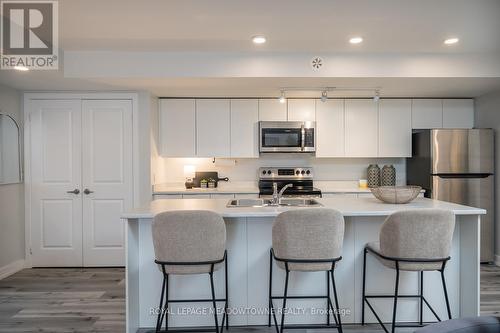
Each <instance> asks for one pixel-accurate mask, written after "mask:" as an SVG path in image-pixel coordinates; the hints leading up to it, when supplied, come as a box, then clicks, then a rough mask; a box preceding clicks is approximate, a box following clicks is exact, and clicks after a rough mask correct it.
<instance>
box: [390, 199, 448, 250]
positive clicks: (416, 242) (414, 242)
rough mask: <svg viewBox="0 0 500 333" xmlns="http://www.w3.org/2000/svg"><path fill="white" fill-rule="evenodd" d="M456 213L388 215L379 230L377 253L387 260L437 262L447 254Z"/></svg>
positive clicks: (432, 211) (428, 211) (426, 211)
mask: <svg viewBox="0 0 500 333" xmlns="http://www.w3.org/2000/svg"><path fill="white" fill-rule="evenodd" d="M454 229H455V214H453V212H452V211H449V210H443V209H414V210H406V211H400V212H396V213H394V214H392V215H390V216H389V217H388V218H387V219H386V220H385V222H384V224H383V225H382V228H381V230H380V252H381V253H382V254H383V255H385V256H388V257H399V258H417V259H437V258H446V257H448V256H449V255H450V248H451V240H452V237H453V230H454Z"/></svg>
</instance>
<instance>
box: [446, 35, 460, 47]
mask: <svg viewBox="0 0 500 333" xmlns="http://www.w3.org/2000/svg"><path fill="white" fill-rule="evenodd" d="M458 41H459V39H458V38H456V37H453V38H448V39H445V40H444V43H445V44H446V45H452V44H456V43H458Z"/></svg>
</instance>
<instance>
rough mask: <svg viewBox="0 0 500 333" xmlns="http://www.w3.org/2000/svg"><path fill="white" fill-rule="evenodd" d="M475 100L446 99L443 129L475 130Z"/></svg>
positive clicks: (444, 102) (444, 101)
mask: <svg viewBox="0 0 500 333" xmlns="http://www.w3.org/2000/svg"><path fill="white" fill-rule="evenodd" d="M473 127H474V100H473V99H444V100H443V128H473Z"/></svg>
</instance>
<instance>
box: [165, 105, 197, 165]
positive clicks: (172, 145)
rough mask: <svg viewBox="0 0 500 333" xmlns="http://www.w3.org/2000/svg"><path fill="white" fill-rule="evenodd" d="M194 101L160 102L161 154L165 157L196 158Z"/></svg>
mask: <svg viewBox="0 0 500 333" xmlns="http://www.w3.org/2000/svg"><path fill="white" fill-rule="evenodd" d="M195 124H196V121H195V100H194V99H162V100H160V129H159V130H160V154H161V155H162V156H164V157H194V156H196V139H195V138H196V130H195Z"/></svg>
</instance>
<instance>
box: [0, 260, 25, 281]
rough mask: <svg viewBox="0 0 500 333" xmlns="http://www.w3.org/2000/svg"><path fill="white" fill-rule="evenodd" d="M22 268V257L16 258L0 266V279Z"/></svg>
mask: <svg viewBox="0 0 500 333" xmlns="http://www.w3.org/2000/svg"><path fill="white" fill-rule="evenodd" d="M22 269H24V259H20V260H16V261H14V262H11V263H10V264H8V265H5V266H3V267H0V280H2V279H5V278H6V277H8V276H11V275H12V274H15V273H17V272H19V271H20V270H22Z"/></svg>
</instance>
